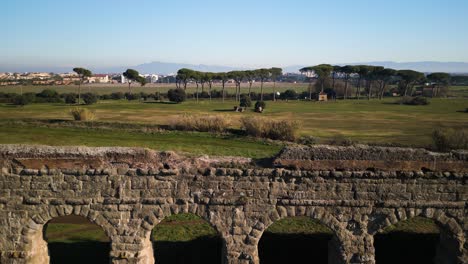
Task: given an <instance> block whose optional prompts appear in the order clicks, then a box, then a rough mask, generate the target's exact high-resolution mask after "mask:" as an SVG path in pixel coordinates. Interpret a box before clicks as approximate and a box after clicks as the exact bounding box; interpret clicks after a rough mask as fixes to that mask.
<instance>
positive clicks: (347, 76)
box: [340, 65, 358, 100]
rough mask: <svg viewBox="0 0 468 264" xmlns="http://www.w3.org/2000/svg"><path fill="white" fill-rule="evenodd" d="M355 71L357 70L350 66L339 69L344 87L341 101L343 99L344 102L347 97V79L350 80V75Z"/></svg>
mask: <svg viewBox="0 0 468 264" xmlns="http://www.w3.org/2000/svg"><path fill="white" fill-rule="evenodd" d="M357 70H358V69H357V68H356V67H355V66H351V65H346V66H343V67H341V69H340V72H342V73H343V74H344V81H345V87H344V96H343V99H345V100H346V98H347V97H348V83H349V79H350V78H351V74H353V73H356V72H357Z"/></svg>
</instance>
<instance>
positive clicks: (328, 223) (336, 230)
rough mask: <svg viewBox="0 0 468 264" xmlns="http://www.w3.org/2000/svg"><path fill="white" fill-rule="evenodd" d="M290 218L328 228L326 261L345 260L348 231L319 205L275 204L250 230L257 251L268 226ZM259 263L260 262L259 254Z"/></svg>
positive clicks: (346, 257)
mask: <svg viewBox="0 0 468 264" xmlns="http://www.w3.org/2000/svg"><path fill="white" fill-rule="evenodd" d="M291 218H307V219H311V220H312V221H314V222H316V223H318V224H320V225H321V226H323V227H325V228H326V229H328V230H330V237H329V239H328V242H327V245H328V262H329V263H345V262H346V259H348V256H347V254H346V250H345V248H344V243H343V241H345V240H346V239H347V237H349V236H350V234H349V231H347V230H346V229H345V228H344V227H342V224H341V223H340V222H339V221H338V220H337V219H336V218H335V217H334V216H333V215H331V214H330V213H329V212H327V210H325V209H324V208H321V207H313V206H310V207H302V206H276V207H275V209H274V210H272V212H270V214H268V215H267V216H265V217H263V218H260V219H259V221H258V223H257V224H256V225H255V227H256V228H258V231H255V232H252V236H253V238H252V240H255V241H256V243H257V251H258V250H259V245H260V240H261V238H262V237H263V236H264V233H265V231H266V230H267V229H268V228H270V227H271V226H272V225H273V224H274V223H276V222H278V221H282V220H284V219H291ZM257 254H258V252H257ZM259 255H262V254H259ZM260 263H262V258H261V256H260Z"/></svg>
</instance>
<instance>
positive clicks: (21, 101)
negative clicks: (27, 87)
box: [12, 93, 36, 106]
mask: <svg viewBox="0 0 468 264" xmlns="http://www.w3.org/2000/svg"><path fill="white" fill-rule="evenodd" d="M35 99H36V95H35V94H34V93H25V94H23V95H17V96H16V97H14V98H13V100H12V103H13V104H14V105H21V106H24V105H28V104H31V103H34V101H35Z"/></svg>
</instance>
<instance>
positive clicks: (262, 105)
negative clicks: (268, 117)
mask: <svg viewBox="0 0 468 264" xmlns="http://www.w3.org/2000/svg"><path fill="white" fill-rule="evenodd" d="M260 107H261V108H262V109H263V110H265V107H266V103H265V101H257V102H256V103H255V111H257V110H258V109H259V108H260Z"/></svg>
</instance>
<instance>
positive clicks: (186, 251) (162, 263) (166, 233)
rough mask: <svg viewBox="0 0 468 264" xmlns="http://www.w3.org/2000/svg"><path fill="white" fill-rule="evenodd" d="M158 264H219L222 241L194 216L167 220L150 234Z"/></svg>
mask: <svg viewBox="0 0 468 264" xmlns="http://www.w3.org/2000/svg"><path fill="white" fill-rule="evenodd" d="M151 237H152V241H153V251H154V259H155V263H157V264H169V263H170V264H185V263H190V264H199V263H203V264H219V263H221V262H222V251H223V241H222V238H221V237H220V235H219V234H218V232H217V231H216V230H215V229H214V228H213V227H212V226H211V225H210V224H209V223H208V222H207V221H205V220H204V219H202V218H201V217H199V216H196V215H194V214H177V215H172V216H169V217H166V218H165V219H164V220H163V221H161V222H160V223H159V224H158V225H156V227H155V228H154V229H153V232H152V235H151Z"/></svg>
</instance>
